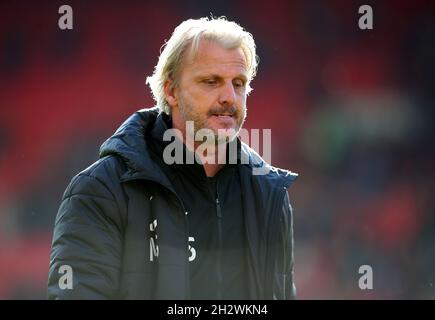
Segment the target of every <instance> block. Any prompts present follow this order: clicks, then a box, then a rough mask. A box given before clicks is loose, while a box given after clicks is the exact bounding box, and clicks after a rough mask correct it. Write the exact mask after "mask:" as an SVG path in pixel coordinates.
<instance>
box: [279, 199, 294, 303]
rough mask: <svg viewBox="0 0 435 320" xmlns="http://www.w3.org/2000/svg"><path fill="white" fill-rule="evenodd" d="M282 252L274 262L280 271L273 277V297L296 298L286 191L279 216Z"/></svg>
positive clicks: (291, 232) (289, 209) (291, 229)
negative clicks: (280, 215) (280, 216)
mask: <svg viewBox="0 0 435 320" xmlns="http://www.w3.org/2000/svg"><path fill="white" fill-rule="evenodd" d="M281 233H282V235H283V236H282V243H281V246H280V248H282V252H281V253H280V254H278V255H277V258H276V263H277V265H278V267H279V270H280V272H279V273H278V274H276V278H275V290H274V292H275V294H274V298H275V299H284V300H289V299H296V286H295V283H294V277H293V275H294V237H293V209H292V207H291V204H290V200H289V196H288V193H287V192H286V194H285V197H284V203H283V206H282V218H281Z"/></svg>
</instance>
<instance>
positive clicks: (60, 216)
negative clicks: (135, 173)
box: [48, 174, 122, 299]
mask: <svg viewBox="0 0 435 320" xmlns="http://www.w3.org/2000/svg"><path fill="white" fill-rule="evenodd" d="M120 225H121V224H120V217H119V209H118V206H117V202H116V201H115V197H114V196H113V194H112V192H111V191H110V190H109V189H108V188H107V187H106V185H105V184H104V183H103V182H102V181H101V180H99V179H98V178H96V177H93V176H90V175H86V174H79V175H78V176H76V177H75V178H73V180H72V181H71V183H70V185H69V186H68V187H67V189H66V191H65V193H64V195H63V198H62V203H61V205H60V207H59V211H58V213H57V216H56V221H55V226H54V232H53V240H52V248H51V254H50V270H49V276H48V298H49V299H115V298H116V294H117V290H118V286H119V274H120V265H121V250H122V235H121V234H122V233H121V228H120Z"/></svg>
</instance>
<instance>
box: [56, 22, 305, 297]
mask: <svg viewBox="0 0 435 320" xmlns="http://www.w3.org/2000/svg"><path fill="white" fill-rule="evenodd" d="M256 67H257V57H256V53H255V43H254V40H253V38H252V36H251V35H250V34H249V33H247V32H246V31H245V30H244V29H243V28H241V27H240V26H239V25H238V24H236V23H234V22H229V21H227V20H225V19H223V18H220V19H207V18H202V19H198V20H187V21H184V22H183V23H181V24H180V25H179V26H178V27H177V28H176V29H175V31H174V33H173V35H172V37H171V38H170V40H169V41H168V42H167V43H166V45H165V48H164V50H163V51H162V53H161V55H160V57H159V61H158V63H157V65H156V68H155V70H154V74H153V76H151V77H149V78H148V79H147V82H148V83H149V85H150V87H151V90H152V92H153V95H154V98H155V99H156V102H157V107H155V108H152V109H145V110H140V111H138V112H136V113H135V114H133V115H132V116H131V117H130V118H129V119H127V120H126V122H124V124H123V125H122V126H121V127H120V128H119V129H118V130H117V131H116V133H115V134H114V135H113V136H112V137H111V138H109V139H108V140H107V141H106V142H105V143H104V144H103V145H102V147H101V149H100V160H99V161H97V162H96V163H94V164H93V165H92V166H90V167H89V168H87V169H86V170H84V171H83V172H81V173H79V174H78V175H77V176H76V177H74V178H73V180H72V181H71V183H70V185H69V186H68V188H67V189H66V191H65V194H64V196H63V200H62V204H61V206H60V208H59V212H58V215H57V217H56V223H55V229H54V235H53V243H52V250H51V260H50V273H49V281H48V295H49V298H51V299H74V298H79V299H105V298H109V299H288V298H293V297H294V296H295V288H294V284H293V225H292V221H293V218H292V211H291V207H290V203H289V200H288V195H287V188H288V187H289V186H290V184H291V183H292V181H293V180H294V179H295V178H296V174H293V173H291V172H289V171H285V170H282V169H278V168H273V167H271V166H270V165H269V164H267V163H266V162H265V161H263V160H262V159H261V158H260V156H259V155H258V154H257V153H255V152H254V151H253V150H252V149H251V148H249V147H248V146H247V145H246V144H244V143H242V142H241V141H240V139H239V138H238V137H237V134H238V133H239V131H240V129H241V128H242V125H243V122H244V120H245V117H246V97H247V94H248V93H249V91H250V90H251V89H250V82H251V80H252V79H253V77H254V76H255V72H256ZM168 136H171V137H172V139H168ZM198 136H200V137H202V138H200V139H197V138H198ZM204 140H206V141H204ZM204 146H205V148H204ZM222 146H224V147H223V148H222ZM230 146H235V148H231V147H230ZM200 150H201V151H200ZM222 150H223V151H224V152H220V151H222ZM231 150H236V152H231ZM174 154H175V158H174ZM180 154H181V157H179V155H180ZM177 157H178V158H177ZM174 159H175V160H174ZM180 159H181V161H180ZM189 159H190V160H192V159H193V161H188V160H189ZM258 169H262V170H258ZM264 169H266V170H264ZM68 282H69V283H68Z"/></svg>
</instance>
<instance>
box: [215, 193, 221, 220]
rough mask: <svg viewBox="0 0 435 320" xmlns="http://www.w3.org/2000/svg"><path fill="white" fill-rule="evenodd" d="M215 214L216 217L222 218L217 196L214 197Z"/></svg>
mask: <svg viewBox="0 0 435 320" xmlns="http://www.w3.org/2000/svg"><path fill="white" fill-rule="evenodd" d="M216 214H217V217H218V218H219V219H221V218H222V212H221V204H220V202H219V198H216Z"/></svg>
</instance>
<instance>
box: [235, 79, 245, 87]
mask: <svg viewBox="0 0 435 320" xmlns="http://www.w3.org/2000/svg"><path fill="white" fill-rule="evenodd" d="M233 85H234V87H236V88H242V87H244V86H245V84H244V83H243V81H242V80H236V81H234V82H233Z"/></svg>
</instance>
